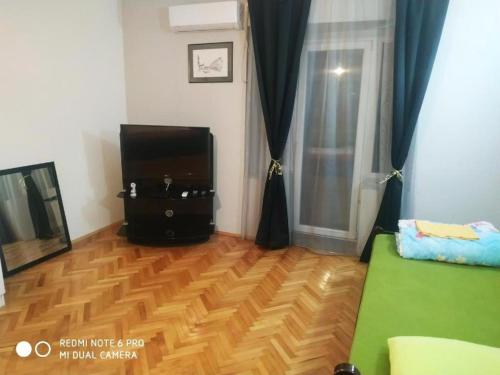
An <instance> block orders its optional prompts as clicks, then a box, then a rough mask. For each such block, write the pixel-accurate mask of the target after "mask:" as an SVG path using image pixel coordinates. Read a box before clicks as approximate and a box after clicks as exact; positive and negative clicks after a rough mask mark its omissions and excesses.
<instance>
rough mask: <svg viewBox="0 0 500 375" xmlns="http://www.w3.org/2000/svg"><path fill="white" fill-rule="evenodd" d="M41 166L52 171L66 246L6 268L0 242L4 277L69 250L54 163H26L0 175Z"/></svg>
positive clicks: (69, 245)
mask: <svg viewBox="0 0 500 375" xmlns="http://www.w3.org/2000/svg"><path fill="white" fill-rule="evenodd" d="M41 168H47V169H48V170H49V173H52V175H53V177H54V185H55V186H54V188H55V189H56V193H57V201H58V203H59V208H60V210H61V218H62V222H63V227H64V234H65V236H66V239H67V246H66V247H64V248H62V249H60V250H57V251H55V252H53V253H50V254H48V255H46V256H43V257H41V258H38V259H36V260H34V261H32V262H29V263H26V264H23V265H22V266H19V267H17V268H14V269H12V270H8V269H7V263H6V261H5V256H4V253H3V248H2V244H1V243H0V261H1V263H2V270H3V276H4V277H9V276H12V275H14V274H16V273H18V272H20V271H23V270H25V269H27V268H30V267H33V266H35V265H37V264H39V263H42V262H44V261H46V260H48V259H50V258H53V257H55V256H57V255H60V254H62V253H64V252H66V251H69V250H71V246H72V245H71V238H70V236H69V230H68V223H67V222H66V214H65V212H64V206H63V202H62V196H61V190H60V188H59V181H58V179H57V173H56V166H55V164H54V162H53V161H51V162H48V163H40V164H32V165H26V166H23V167H16V168H10V169H4V170H0V176H4V175H8V174H13V173H22V172H23V171H32V170H35V169H41Z"/></svg>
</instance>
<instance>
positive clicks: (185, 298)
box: [0, 231, 365, 375]
mask: <svg viewBox="0 0 500 375" xmlns="http://www.w3.org/2000/svg"><path fill="white" fill-rule="evenodd" d="M364 275H365V267H364V265H362V264H360V263H358V262H357V261H356V259H353V258H348V257H337V256H334V257H332V256H331V257H328V256H320V255H316V254H313V253H311V252H308V251H307V250H304V249H301V248H289V249H286V250H279V251H263V250H261V249H259V248H258V247H256V246H255V245H254V244H253V243H252V242H249V241H243V240H239V239H235V238H231V237H226V236H213V237H212V239H211V240H210V241H209V242H208V243H205V244H201V245H195V246H189V247H178V248H148V247H140V246H136V245H131V244H128V243H127V242H126V241H125V240H124V239H122V238H119V237H117V236H115V235H114V234H112V232H111V231H108V232H105V233H103V234H102V235H100V236H99V237H98V238H96V239H95V240H94V241H92V242H90V243H88V244H85V245H84V246H80V247H79V248H76V249H74V250H72V251H71V252H69V253H66V254H64V255H61V256H59V257H56V258H54V259H52V260H50V261H48V262H45V263H43V264H40V265H38V266H36V267H34V268H31V269H29V270H26V271H24V272H22V273H20V274H18V275H16V276H14V277H12V278H9V279H7V281H6V289H7V295H6V300H7V306H6V307H4V308H3V309H0V374H16V375H22V374H33V375H35V374H40V375H41V374H43V375H46V374H50V375H58V374H61V375H63V374H64V375H68V374H70V375H72V374H75V375H76V374H89V375H99V374H130V375H131V374H134V375H138V374H152V375H153V374H155V375H159V374H168V375H177V374H179V375H180V374H271V375H278V374H290V375H291V374H318V375H319V374H331V373H332V370H333V367H334V365H335V364H336V363H338V362H340V361H345V360H346V359H347V357H348V352H349V349H350V344H351V337H352V334H353V330H354V323H355V318H356V313H357V307H358V304H359V299H360V295H361V289H362V284H363V280H364ZM61 338H78V339H82V338H87V339H91V338H114V339H120V338H121V339H143V340H144V342H145V345H144V347H143V348H140V349H138V350H137V355H138V359H128V360H127V359H124V360H117V359H110V360H105V359H99V358H98V359H96V360H91V359H60V358H59V351H60V349H61V348H60V346H59V340H60V339H61ZM42 339H43V340H47V341H48V342H50V343H51V344H52V353H51V354H50V355H49V356H48V357H47V358H38V357H36V356H35V355H31V356H29V357H28V358H20V357H18V356H17V355H16V354H15V351H14V347H15V345H16V343H17V342H19V341H20V340H27V341H29V342H31V343H36V342H37V341H39V340H42ZM61 350H62V349H61ZM84 350H86V349H84Z"/></svg>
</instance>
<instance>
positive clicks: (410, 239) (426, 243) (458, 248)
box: [396, 220, 500, 267]
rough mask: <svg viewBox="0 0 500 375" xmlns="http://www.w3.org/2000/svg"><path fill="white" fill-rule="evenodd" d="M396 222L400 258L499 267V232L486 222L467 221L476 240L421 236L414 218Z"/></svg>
mask: <svg viewBox="0 0 500 375" xmlns="http://www.w3.org/2000/svg"><path fill="white" fill-rule="evenodd" d="M398 225H399V234H396V240H397V243H398V252H399V255H401V256H402V257H403V258H409V259H429V260H437V261H440V262H448V263H460V264H471V265H482V266H494V267H500V232H499V231H498V230H497V229H496V228H495V227H494V226H493V225H492V224H490V223H488V222H485V221H480V222H477V223H472V224H469V225H470V226H471V228H472V229H473V230H474V231H475V232H476V234H477V235H478V237H479V239H478V240H461V239H450V238H439V237H430V236H424V235H423V234H422V233H420V232H418V230H417V227H416V225H415V220H399V224H398Z"/></svg>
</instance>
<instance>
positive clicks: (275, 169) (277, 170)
mask: <svg viewBox="0 0 500 375" xmlns="http://www.w3.org/2000/svg"><path fill="white" fill-rule="evenodd" d="M273 174H276V175H279V176H283V167H282V165H281V163H280V161H279V160H275V159H271V167H270V168H269V180H270V179H271V178H273Z"/></svg>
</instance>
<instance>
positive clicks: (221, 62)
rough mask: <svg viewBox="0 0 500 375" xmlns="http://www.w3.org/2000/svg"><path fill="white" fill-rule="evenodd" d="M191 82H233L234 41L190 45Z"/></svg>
mask: <svg viewBox="0 0 500 375" xmlns="http://www.w3.org/2000/svg"><path fill="white" fill-rule="evenodd" d="M188 62H189V82H190V83H212V82H233V42H223V43H204V44H189V45H188Z"/></svg>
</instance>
